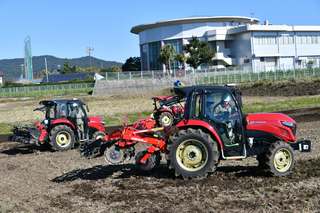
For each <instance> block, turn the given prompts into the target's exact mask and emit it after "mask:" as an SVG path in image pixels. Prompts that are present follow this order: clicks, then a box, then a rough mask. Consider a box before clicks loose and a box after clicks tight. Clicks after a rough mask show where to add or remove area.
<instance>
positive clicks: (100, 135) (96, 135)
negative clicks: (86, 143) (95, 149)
mask: <svg viewBox="0 0 320 213" xmlns="http://www.w3.org/2000/svg"><path fill="white" fill-rule="evenodd" d="M106 136H107V134H106V133H105V132H102V131H96V132H95V133H93V135H92V139H93V140H98V139H100V138H101V139H102V138H104V137H106Z"/></svg>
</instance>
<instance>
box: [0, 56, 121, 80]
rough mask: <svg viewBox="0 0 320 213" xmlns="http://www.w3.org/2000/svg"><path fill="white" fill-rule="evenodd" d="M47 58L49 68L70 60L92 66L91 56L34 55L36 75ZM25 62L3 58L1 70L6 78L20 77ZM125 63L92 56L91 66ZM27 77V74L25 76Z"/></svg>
mask: <svg viewBox="0 0 320 213" xmlns="http://www.w3.org/2000/svg"><path fill="white" fill-rule="evenodd" d="M45 58H46V59H47V66H48V70H56V69H57V68H58V65H60V68H61V69H62V68H63V64H64V63H65V62H66V61H68V62H69V64H70V66H73V65H75V64H78V65H79V66H80V67H81V68H88V67H90V58H89V56H86V57H81V58H73V59H68V58H57V57H54V56H50V55H44V56H33V57H32V65H33V72H34V75H35V76H36V75H37V73H39V72H41V71H42V70H45V69H46V67H45V63H44V59H45ZM23 63H24V59H23V58H16V59H3V60H0V71H3V73H4V78H3V79H4V80H8V79H18V78H19V77H20V75H21V73H22V70H21V64H23ZM122 65H123V64H122V63H120V62H116V61H104V60H101V59H97V58H94V57H91V66H92V67H97V68H99V69H100V68H109V67H112V66H118V67H121V66H122ZM24 77H25V76H24Z"/></svg>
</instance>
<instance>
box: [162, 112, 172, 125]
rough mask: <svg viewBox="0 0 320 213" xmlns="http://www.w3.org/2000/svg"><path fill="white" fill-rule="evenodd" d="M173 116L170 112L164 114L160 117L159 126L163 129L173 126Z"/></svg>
mask: <svg viewBox="0 0 320 213" xmlns="http://www.w3.org/2000/svg"><path fill="white" fill-rule="evenodd" d="M172 123H173V116H172V114H171V113H169V112H163V113H161V114H160V116H159V124H160V126H162V127H167V126H172Z"/></svg>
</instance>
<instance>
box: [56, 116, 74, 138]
mask: <svg viewBox="0 0 320 213" xmlns="http://www.w3.org/2000/svg"><path fill="white" fill-rule="evenodd" d="M61 124H65V125H68V126H70V127H71V128H72V130H73V132H74V133H75V134H76V135H77V131H76V127H75V126H74V125H73V123H72V122H71V121H69V120H66V119H55V120H53V121H52V123H51V126H52V128H53V127H55V126H58V125H61Z"/></svg>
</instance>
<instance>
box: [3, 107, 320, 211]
mask: <svg viewBox="0 0 320 213" xmlns="http://www.w3.org/2000/svg"><path fill="white" fill-rule="evenodd" d="M319 113H320V108H308V109H296V110H289V111H286V112H285V114H288V115H289V116H291V117H292V118H293V119H295V120H296V121H297V122H298V130H297V138H298V139H309V140H311V141H312V152H311V153H300V152H298V151H295V159H296V163H295V168H294V170H293V171H292V172H291V173H290V174H289V175H287V176H286V177H271V176H269V175H268V173H266V172H265V171H261V170H259V169H258V167H257V164H258V163H257V161H256V159H255V158H251V157H249V158H247V159H244V160H242V161H221V162H220V165H219V167H218V169H217V171H216V172H215V173H214V174H211V175H210V176H209V177H207V178H204V179H193V180H182V179H181V178H176V177H175V176H174V174H173V173H172V171H170V170H169V169H168V168H167V166H166V161H165V160H164V156H162V158H163V160H162V161H161V164H160V165H159V166H157V167H156V168H154V169H153V170H151V171H147V172H145V171H140V170H138V169H137V168H136V166H135V165H134V159H131V160H130V161H129V162H127V163H125V164H122V165H108V164H107V163H106V162H105V161H104V159H103V157H99V158H94V159H90V160H87V159H84V158H81V157H80V156H79V153H78V152H77V150H76V149H74V150H71V151H67V152H52V151H50V150H48V149H46V148H45V147H43V146H40V147H38V146H34V145H25V144H22V143H18V142H7V141H5V139H4V138H6V137H7V135H2V136H0V140H1V141H4V142H2V143H0V165H1V166H0V192H1V193H0V212H319V210H320V199H319V193H320V154H319V151H318V150H319V148H320V147H319V146H320V145H319V141H320V139H319V135H320V130H319V128H318V127H319V124H320V115H319ZM107 131H109V130H107ZM145 147H146V145H141V144H138V145H137V146H136V152H137V151H139V150H142V149H145Z"/></svg>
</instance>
